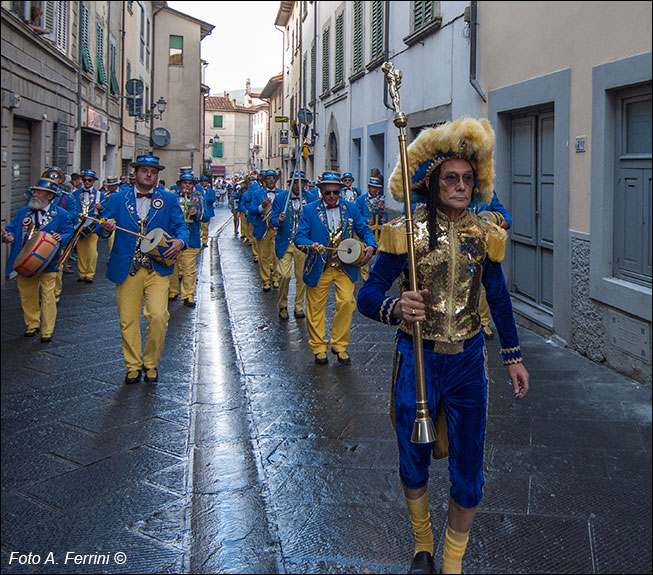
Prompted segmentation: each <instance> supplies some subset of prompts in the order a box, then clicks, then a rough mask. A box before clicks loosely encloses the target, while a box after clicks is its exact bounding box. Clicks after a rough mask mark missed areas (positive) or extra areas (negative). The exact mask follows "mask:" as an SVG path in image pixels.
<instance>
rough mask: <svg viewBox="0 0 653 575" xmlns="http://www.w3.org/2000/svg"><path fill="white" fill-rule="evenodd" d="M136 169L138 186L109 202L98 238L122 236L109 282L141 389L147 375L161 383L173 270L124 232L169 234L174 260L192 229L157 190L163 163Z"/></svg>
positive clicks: (140, 160) (130, 371) (140, 163)
mask: <svg viewBox="0 0 653 575" xmlns="http://www.w3.org/2000/svg"><path fill="white" fill-rule="evenodd" d="M131 166H132V167H133V168H135V171H134V180H135V182H136V183H135V185H134V186H132V187H131V188H130V189H129V190H128V191H126V192H119V193H117V194H112V195H111V196H109V198H108V199H107V201H106V204H105V206H104V211H103V216H104V218H103V220H104V221H103V222H102V224H101V228H100V229H99V230H98V233H102V234H103V237H108V236H109V235H111V233H112V232H114V231H115V230H117V231H116V239H115V241H114V243H113V249H112V250H111V255H110V256H109V265H108V266H107V278H108V279H109V280H110V281H112V282H113V283H115V284H116V304H117V307H118V316H119V318H120V333H121V335H122V353H123V357H124V359H125V366H126V368H127V375H126V376H125V383H138V382H139V381H140V380H141V372H142V370H143V369H144V370H145V381H146V382H148V383H154V382H156V381H158V379H159V372H158V366H159V360H160V359H161V354H162V353H163V346H164V343H165V337H166V332H167V330H168V319H169V318H170V314H169V313H168V288H169V286H170V274H171V273H172V271H173V266H169V265H166V264H165V263H163V262H161V261H159V259H158V258H154V257H152V256H151V255H149V254H146V253H143V252H141V249H140V248H141V241H142V239H141V238H138V237H136V236H135V235H134V234H133V233H128V232H126V231H124V230H130V231H131V232H135V233H137V234H147V232H148V231H152V230H153V229H155V228H161V229H163V231H164V232H165V233H166V234H168V236H169V237H170V239H169V241H168V244H169V246H170V247H169V248H168V249H167V250H166V251H165V252H164V253H163V254H162V256H163V257H164V258H165V259H167V260H174V259H176V258H177V256H178V255H179V253H180V252H181V250H183V249H184V248H185V247H186V244H187V243H188V227H187V226H186V224H185V222H184V215H183V213H182V211H181V208H180V207H179V202H178V201H177V197H176V196H175V195H174V194H173V193H171V192H161V191H159V190H156V189H154V187H155V186H156V183H157V180H158V178H159V171H160V170H163V169H164V166H162V165H160V164H159V158H158V157H156V156H151V155H141V156H138V157H137V158H136V161H135V162H132V163H131ZM117 226H119V227H120V228H123V229H122V230H120V229H117ZM143 305H145V308H144V309H143ZM141 310H143V315H144V316H145V319H146V320H147V329H146V331H145V338H146V341H145V349H144V350H141V330H140V321H141Z"/></svg>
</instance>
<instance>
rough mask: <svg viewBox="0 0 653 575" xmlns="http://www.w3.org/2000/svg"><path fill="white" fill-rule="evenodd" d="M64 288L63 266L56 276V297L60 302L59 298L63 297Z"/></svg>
mask: <svg viewBox="0 0 653 575" xmlns="http://www.w3.org/2000/svg"><path fill="white" fill-rule="evenodd" d="M62 290H63V266H61V268H60V269H59V271H58V272H56V275H55V278H54V299H55V301H56V302H57V303H59V298H60V297H61V291H62Z"/></svg>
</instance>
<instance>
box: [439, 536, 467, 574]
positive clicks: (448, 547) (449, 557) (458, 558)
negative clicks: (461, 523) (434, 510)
mask: <svg viewBox="0 0 653 575" xmlns="http://www.w3.org/2000/svg"><path fill="white" fill-rule="evenodd" d="M468 541H469V531H468V532H467V533H458V531H454V530H453V529H452V528H451V527H449V526H447V532H446V533H445V536H444V555H443V557H442V573H462V568H463V555H464V554H465V549H466V548H467V542H468Z"/></svg>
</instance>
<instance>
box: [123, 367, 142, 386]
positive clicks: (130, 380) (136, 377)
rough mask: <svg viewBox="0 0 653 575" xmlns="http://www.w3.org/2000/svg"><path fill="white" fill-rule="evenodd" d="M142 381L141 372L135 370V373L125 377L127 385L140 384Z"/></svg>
mask: <svg viewBox="0 0 653 575" xmlns="http://www.w3.org/2000/svg"><path fill="white" fill-rule="evenodd" d="M140 380H141V370H140V369H135V370H133V371H128V372H127V375H126V376H125V383H138V382H139V381H140Z"/></svg>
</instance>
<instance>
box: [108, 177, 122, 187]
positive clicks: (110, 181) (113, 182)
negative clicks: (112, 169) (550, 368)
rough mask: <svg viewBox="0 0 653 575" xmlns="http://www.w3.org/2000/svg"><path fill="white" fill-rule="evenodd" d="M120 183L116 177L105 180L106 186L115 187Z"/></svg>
mask: <svg viewBox="0 0 653 575" xmlns="http://www.w3.org/2000/svg"><path fill="white" fill-rule="evenodd" d="M119 183H120V178H119V177H118V176H111V177H110V178H107V186H115V185H118V184H119Z"/></svg>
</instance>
